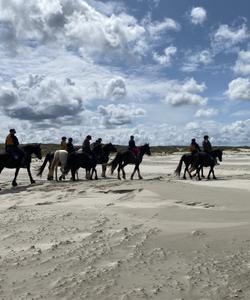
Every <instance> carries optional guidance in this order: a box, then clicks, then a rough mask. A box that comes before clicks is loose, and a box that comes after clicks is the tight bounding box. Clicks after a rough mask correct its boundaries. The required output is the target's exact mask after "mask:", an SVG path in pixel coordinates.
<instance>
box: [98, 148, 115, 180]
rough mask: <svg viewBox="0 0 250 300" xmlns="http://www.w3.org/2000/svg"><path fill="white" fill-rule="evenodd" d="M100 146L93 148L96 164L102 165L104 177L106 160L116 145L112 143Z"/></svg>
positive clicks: (104, 175)
mask: <svg viewBox="0 0 250 300" xmlns="http://www.w3.org/2000/svg"><path fill="white" fill-rule="evenodd" d="M100 146H101V147H96V148H93V152H94V154H95V158H96V162H97V164H101V165H102V177H103V178H106V169H107V162H108V161H109V155H110V154H111V153H114V152H117V149H116V147H115V146H114V145H113V144H112V143H108V144H105V145H100Z"/></svg>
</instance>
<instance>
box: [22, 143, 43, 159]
mask: <svg viewBox="0 0 250 300" xmlns="http://www.w3.org/2000/svg"><path fill="white" fill-rule="evenodd" d="M23 150H24V152H26V153H27V154H28V155H32V154H35V156H36V157H37V158H38V159H42V150H41V144H27V145H25V146H23Z"/></svg>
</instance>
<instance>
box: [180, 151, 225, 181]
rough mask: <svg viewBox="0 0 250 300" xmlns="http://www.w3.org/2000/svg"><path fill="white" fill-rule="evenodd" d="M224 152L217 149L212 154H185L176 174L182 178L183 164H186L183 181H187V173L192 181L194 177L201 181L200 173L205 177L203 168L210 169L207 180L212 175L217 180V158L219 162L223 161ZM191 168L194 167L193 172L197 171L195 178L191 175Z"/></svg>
mask: <svg viewBox="0 0 250 300" xmlns="http://www.w3.org/2000/svg"><path fill="white" fill-rule="evenodd" d="M222 154H223V152H222V150H220V149H215V150H213V151H212V152H211V153H209V154H208V153H206V152H198V153H196V154H193V155H192V154H189V153H188V154H183V155H182V157H181V159H180V162H179V164H178V166H177V168H176V170H175V174H176V175H178V176H180V173H181V169H182V164H183V162H184V164H185V170H184V174H183V179H186V172H188V174H189V177H190V178H191V179H192V177H194V176H196V175H197V177H198V179H199V180H201V177H200V172H201V174H202V177H204V175H203V167H210V170H209V173H208V176H207V179H210V175H211V174H213V179H216V176H215V174H214V167H215V165H216V158H218V159H219V161H222ZM189 166H192V169H193V170H196V173H195V175H194V176H192V175H191V173H190V171H189Z"/></svg>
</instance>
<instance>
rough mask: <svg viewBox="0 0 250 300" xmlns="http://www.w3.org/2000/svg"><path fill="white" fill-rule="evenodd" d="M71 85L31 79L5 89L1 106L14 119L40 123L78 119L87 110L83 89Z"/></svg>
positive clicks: (40, 78) (15, 83)
mask: <svg viewBox="0 0 250 300" xmlns="http://www.w3.org/2000/svg"><path fill="white" fill-rule="evenodd" d="M70 83H71V84H69V80H66V81H65V82H60V81H56V80H54V79H52V78H47V77H44V76H33V75H30V76H29V79H28V80H27V81H25V82H16V81H13V84H14V85H13V87H11V86H9V87H8V88H4V89H1V92H0V103H1V105H2V106H3V110H4V112H5V114H6V115H7V116H9V117H11V118H13V119H20V120H28V121H32V122H38V123H39V122H40V123H42V122H44V121H45V120H50V122H54V121H55V119H57V118H61V117H71V118H73V119H74V118H75V117H77V115H78V114H79V113H81V112H82V111H83V110H84V107H83V98H82V96H81V89H79V88H77V87H76V86H74V85H72V81H70Z"/></svg>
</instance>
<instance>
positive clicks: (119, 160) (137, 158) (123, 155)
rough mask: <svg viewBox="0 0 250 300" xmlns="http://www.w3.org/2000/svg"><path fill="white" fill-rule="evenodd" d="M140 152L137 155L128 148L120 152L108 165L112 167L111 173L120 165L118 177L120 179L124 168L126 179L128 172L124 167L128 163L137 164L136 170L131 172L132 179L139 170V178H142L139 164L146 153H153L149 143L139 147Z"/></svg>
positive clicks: (123, 173)
mask: <svg viewBox="0 0 250 300" xmlns="http://www.w3.org/2000/svg"><path fill="white" fill-rule="evenodd" d="M138 149H139V153H138V155H135V154H134V153H133V152H132V151H130V150H126V151H124V152H118V153H117V154H116V157H115V158H114V159H113V160H112V161H111V162H110V163H109V164H107V166H110V167H111V174H113V172H114V171H115V169H116V168H117V166H118V179H119V180H120V179H121V177H120V171H121V170H122V178H123V179H126V174H125V171H124V167H125V166H126V165H128V164H131V165H135V168H134V171H133V173H132V174H131V177H130V178H131V179H133V177H134V175H135V172H136V171H137V173H138V177H139V179H142V176H141V174H140V168H139V165H140V164H141V162H142V159H143V156H144V154H147V155H151V151H150V147H149V144H145V145H143V146H140V147H138Z"/></svg>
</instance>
